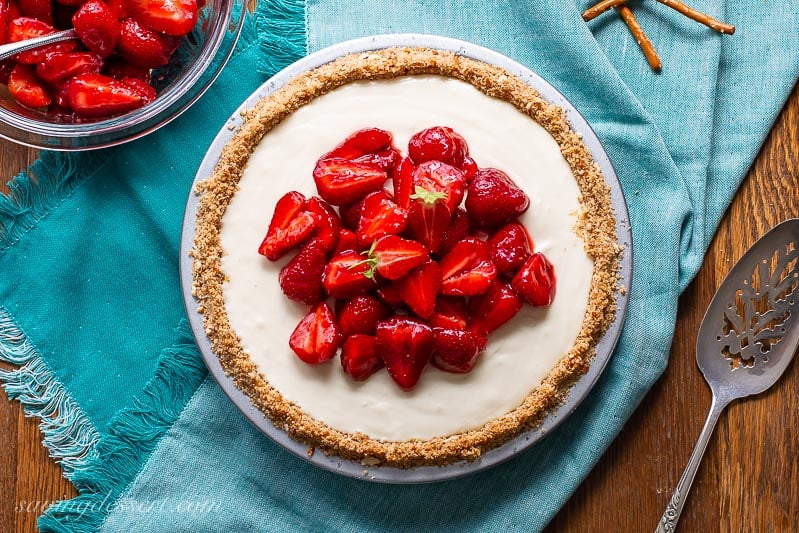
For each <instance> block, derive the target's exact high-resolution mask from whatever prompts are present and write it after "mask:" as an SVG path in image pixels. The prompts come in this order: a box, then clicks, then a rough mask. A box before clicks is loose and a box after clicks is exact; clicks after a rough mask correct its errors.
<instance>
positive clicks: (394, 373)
mask: <svg viewBox="0 0 799 533" xmlns="http://www.w3.org/2000/svg"><path fill="white" fill-rule="evenodd" d="M313 178H314V182H315V183H316V189H317V191H318V193H319V196H318V197H317V196H313V197H310V198H306V197H305V196H304V195H302V194H301V193H299V192H296V191H292V192H288V193H286V194H285V195H284V196H283V197H282V198H280V200H279V201H278V202H277V205H276V206H275V211H274V214H273V216H272V220H271V222H270V224H269V229H268V231H267V233H266V237H264V239H263V242H262V243H261V245H260V247H259V249H258V252H259V253H260V254H261V255H264V256H266V257H267V258H268V259H269V260H272V261H276V260H279V259H280V258H282V257H284V256H285V255H287V254H289V253H294V256H293V257H292V258H291V260H289V261H288V263H286V264H285V266H284V267H283V268H282V270H281V271H280V275H279V281H280V287H281V289H282V290H283V293H284V294H285V295H286V296H287V297H288V298H290V299H292V300H295V301H298V302H302V303H304V304H307V305H309V306H311V310H310V311H309V312H308V314H307V315H306V316H305V317H303V318H302V320H301V321H300V323H299V324H298V325H297V327H296V328H295V330H294V332H293V333H292V334H291V338H290V339H289V346H290V347H291V349H292V350H293V351H294V353H296V354H297V356H298V357H299V358H300V359H302V360H303V361H305V362H306V363H309V364H319V363H323V362H325V361H328V360H330V359H332V358H333V357H335V355H336V354H337V353H338V351H339V348H340V349H341V356H340V357H341V366H342V368H343V370H344V372H345V373H347V374H348V375H349V376H351V377H352V378H353V379H354V380H357V381H362V380H365V379H367V378H368V377H369V376H371V375H372V374H374V373H375V372H377V371H379V370H380V369H382V368H383V367H385V368H386V371H387V372H388V373H389V375H390V376H391V378H392V379H393V380H394V382H395V383H396V384H397V385H398V386H399V387H400V388H401V389H403V390H406V391H408V390H411V389H413V388H414V387H415V386H416V384H417V383H418V381H419V379H420V377H421V375H422V371H423V370H424V368H425V367H426V366H427V365H428V364H432V365H433V366H434V367H436V368H438V369H440V370H443V371H445V372H454V373H465V372H469V371H470V370H472V368H473V367H474V365H475V364H476V362H477V360H478V357H479V355H480V353H481V352H482V351H483V350H485V348H486V344H487V342H488V336H489V335H490V334H491V333H492V332H493V331H495V330H496V329H498V328H499V327H500V326H502V325H503V324H505V323H506V322H508V321H509V320H511V319H512V318H513V317H514V316H515V315H516V313H518V312H519V310H520V309H521V308H522V306H523V305H524V304H525V303H527V304H528V305H531V306H534V307H543V306H548V305H550V303H551V302H552V299H553V298H554V296H555V272H554V269H553V266H552V263H550V262H549V260H547V258H546V257H545V256H544V255H543V254H541V253H540V252H535V250H534V247H533V241H532V239H531V238H530V236H529V234H528V233H527V230H526V229H525V227H524V225H523V224H521V222H520V221H519V216H520V215H521V214H522V213H524V212H525V211H527V209H528V207H529V205H530V200H529V198H528V197H527V195H526V194H525V193H524V191H522V190H521V189H520V188H519V187H518V186H517V185H516V184H515V183H514V182H513V180H512V179H511V178H510V177H509V176H508V175H507V174H505V173H504V172H503V171H501V170H498V169H495V168H480V167H478V166H477V164H476V163H475V162H474V160H473V159H472V158H471V157H469V148H468V146H467V144H466V141H465V140H464V139H463V137H461V136H460V135H458V134H457V133H456V132H454V131H453V130H452V129H451V128H447V127H442V126H436V127H432V128H428V129H426V130H423V131H420V132H419V133H417V134H415V135H414V136H413V137H412V138H411V140H410V143H409V146H408V155H407V157H403V155H402V154H401V153H400V151H399V150H398V149H397V148H395V147H394V146H393V145H392V136H391V134H390V133H389V132H387V131H383V130H380V129H377V128H366V129H363V130H359V131H356V132H355V133H353V134H352V135H350V136H349V137H347V138H346V139H345V140H344V141H343V142H342V143H341V144H340V145H338V146H337V147H335V148H334V149H333V150H332V151H330V152H329V153H327V154H325V155H323V156H322V157H321V158H320V159H319V161H317V163H316V167H315V169H314V172H313ZM331 298H332V299H333V300H334V303H329V302H330V299H331Z"/></svg>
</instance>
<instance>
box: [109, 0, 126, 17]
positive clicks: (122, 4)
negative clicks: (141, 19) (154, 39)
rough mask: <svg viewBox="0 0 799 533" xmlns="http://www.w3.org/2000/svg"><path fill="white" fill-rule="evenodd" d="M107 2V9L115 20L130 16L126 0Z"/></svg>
mask: <svg viewBox="0 0 799 533" xmlns="http://www.w3.org/2000/svg"><path fill="white" fill-rule="evenodd" d="M107 4H108V9H109V10H111V14H112V15H114V16H115V17H116V18H117V20H124V19H126V18H128V17H130V13H129V12H128V2H127V0H108V2H107Z"/></svg>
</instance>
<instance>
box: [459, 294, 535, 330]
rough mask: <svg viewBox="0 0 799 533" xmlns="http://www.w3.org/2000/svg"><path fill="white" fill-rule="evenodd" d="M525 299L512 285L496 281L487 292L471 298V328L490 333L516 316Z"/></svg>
mask: <svg viewBox="0 0 799 533" xmlns="http://www.w3.org/2000/svg"><path fill="white" fill-rule="evenodd" d="M522 305H524V300H522V297H521V296H519V295H518V294H517V293H516V291H514V290H513V289H512V288H511V287H510V285H506V284H505V283H502V282H499V281H495V282H494V283H492V284H491V286H490V287H489V288H488V290H487V291H486V292H485V294H481V295H480V296H476V297H474V298H472V299H471V300H469V329H470V330H472V331H476V332H477V333H480V334H481V335H488V334H489V333H491V332H492V331H495V330H496V329H497V328H499V327H500V326H501V325H502V324H504V323H505V322H507V321H508V320H510V319H511V318H513V317H514V316H516V313H518V312H519V310H520V309H521V308H522Z"/></svg>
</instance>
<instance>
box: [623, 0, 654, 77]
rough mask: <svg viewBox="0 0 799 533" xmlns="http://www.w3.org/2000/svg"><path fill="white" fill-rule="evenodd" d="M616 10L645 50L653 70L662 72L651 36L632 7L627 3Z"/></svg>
mask: <svg viewBox="0 0 799 533" xmlns="http://www.w3.org/2000/svg"><path fill="white" fill-rule="evenodd" d="M616 11H618V12H619V15H621V18H622V20H624V23H625V24H627V27H628V28H630V33H632V34H633V37H634V38H635V40H636V41H637V42H638V45H639V46H640V47H641V50H642V51H643V52H644V55H645V56H646V60H647V61H649V66H650V67H652V70H654V71H655V72H660V58H659V57H658V54H657V52H655V47H654V46H652V41H650V40H649V37H647V36H646V33H644V30H643V28H641V25H640V24H638V20H637V19H636V18H635V15H633V11H632V9H630V8H629V7H627V6H626V5H622V6H616Z"/></svg>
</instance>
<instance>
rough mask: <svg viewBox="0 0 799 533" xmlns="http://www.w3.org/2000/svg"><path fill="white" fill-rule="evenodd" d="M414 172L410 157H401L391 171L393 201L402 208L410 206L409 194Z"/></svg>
mask: <svg viewBox="0 0 799 533" xmlns="http://www.w3.org/2000/svg"><path fill="white" fill-rule="evenodd" d="M414 172H416V165H414V164H413V161H411V160H410V158H408V157H406V158H403V160H402V161H400V162H399V165H397V168H396V169H394V172H393V173H392V175H391V176H392V180H391V181H392V182H393V183H392V185H393V189H394V201H395V202H397V205H398V206H400V207H402V208H405V209H407V208H409V207H410V206H411V195H412V194H413V173H414Z"/></svg>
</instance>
